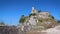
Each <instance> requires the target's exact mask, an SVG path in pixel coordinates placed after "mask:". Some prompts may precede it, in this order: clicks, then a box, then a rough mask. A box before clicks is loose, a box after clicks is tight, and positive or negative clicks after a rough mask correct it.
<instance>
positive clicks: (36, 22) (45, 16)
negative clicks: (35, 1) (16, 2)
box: [18, 7, 57, 33]
mask: <svg viewBox="0 0 60 34" xmlns="http://www.w3.org/2000/svg"><path fill="white" fill-rule="evenodd" d="M25 17H26V16H25ZM56 24H57V21H56V20H55V19H54V17H53V16H51V15H50V13H49V12H41V11H40V12H39V11H38V10H35V9H34V7H32V12H31V14H30V15H29V16H27V18H25V21H24V23H20V24H19V26H18V28H19V29H20V31H21V32H25V33H26V32H30V31H36V32H37V31H38V30H39V31H41V30H45V29H48V28H52V27H54V26H56Z"/></svg>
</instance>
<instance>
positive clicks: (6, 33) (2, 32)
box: [0, 26, 18, 34]
mask: <svg viewBox="0 0 60 34" xmlns="http://www.w3.org/2000/svg"><path fill="white" fill-rule="evenodd" d="M0 34H18V29H17V28H16V27H15V26H0Z"/></svg>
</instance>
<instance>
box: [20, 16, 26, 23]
mask: <svg viewBox="0 0 60 34" xmlns="http://www.w3.org/2000/svg"><path fill="white" fill-rule="evenodd" d="M25 20H26V18H25V17H24V15H22V16H21V18H20V20H19V23H24V22H25Z"/></svg>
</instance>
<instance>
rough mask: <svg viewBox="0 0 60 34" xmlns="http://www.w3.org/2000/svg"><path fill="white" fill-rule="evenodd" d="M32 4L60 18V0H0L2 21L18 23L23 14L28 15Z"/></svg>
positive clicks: (10, 23) (0, 18) (11, 23)
mask: <svg viewBox="0 0 60 34" xmlns="http://www.w3.org/2000/svg"><path fill="white" fill-rule="evenodd" d="M32 6H34V7H35V9H37V10H42V11H49V12H50V14H51V15H52V16H54V17H55V19H57V20H60V17H59V16H60V0H0V21H4V22H5V23H6V24H8V25H18V21H19V19H20V17H21V15H25V16H28V15H29V14H30V12H31V8H32Z"/></svg>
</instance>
